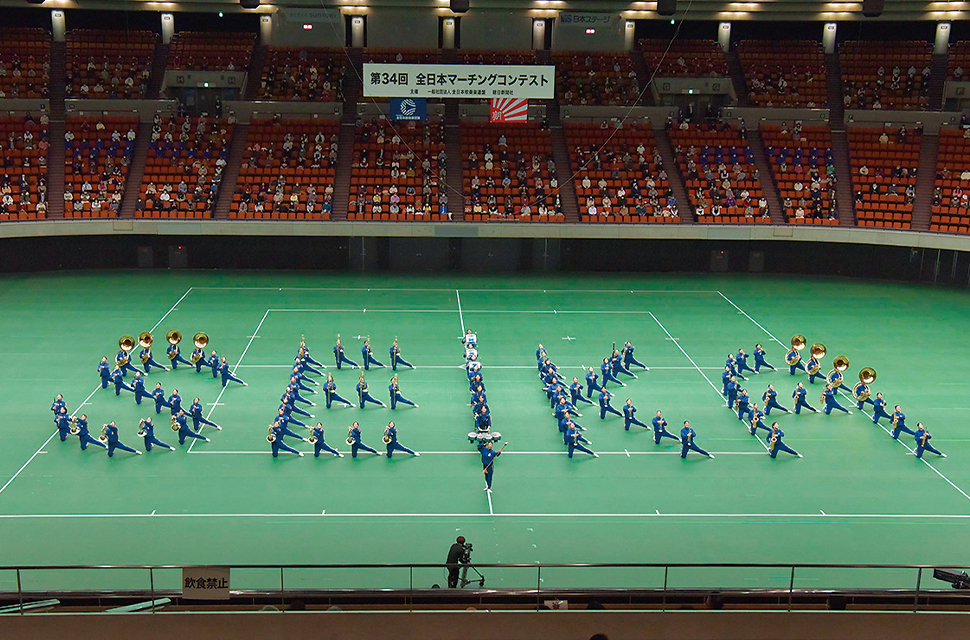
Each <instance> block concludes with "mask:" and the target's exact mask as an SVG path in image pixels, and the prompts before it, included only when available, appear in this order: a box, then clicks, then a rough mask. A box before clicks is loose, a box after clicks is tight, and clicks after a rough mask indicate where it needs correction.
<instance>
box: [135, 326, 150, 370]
mask: <svg viewBox="0 0 970 640" xmlns="http://www.w3.org/2000/svg"><path fill="white" fill-rule="evenodd" d="M153 340H154V339H153V338H152V334H151V333H149V332H148V331H142V332H141V333H139V334H138V346H139V347H141V348H142V349H151V348H152V342H153ZM150 359H151V358H150V357H149V355H148V354H147V353H146V354H145V355H143V356H142V357H141V362H142V364H148V361H149V360H150Z"/></svg>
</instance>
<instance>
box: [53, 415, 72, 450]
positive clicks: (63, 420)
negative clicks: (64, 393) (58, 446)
mask: <svg viewBox="0 0 970 640" xmlns="http://www.w3.org/2000/svg"><path fill="white" fill-rule="evenodd" d="M54 422H55V423H56V424H57V434H58V435H59V436H60V437H61V442H66V441H67V436H68V435H70V433H71V416H70V415H69V414H68V413H67V407H61V410H60V413H58V414H57V417H56V418H54Z"/></svg>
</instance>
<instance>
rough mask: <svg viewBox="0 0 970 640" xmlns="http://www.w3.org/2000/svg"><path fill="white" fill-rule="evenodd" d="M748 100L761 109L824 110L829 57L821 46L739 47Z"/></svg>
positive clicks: (807, 43)
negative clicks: (804, 108)
mask: <svg viewBox="0 0 970 640" xmlns="http://www.w3.org/2000/svg"><path fill="white" fill-rule="evenodd" d="M738 60H739V61H740V62H741V66H742V67H743V68H744V79H745V82H747V84H748V98H749V99H750V100H751V104H752V106H759V107H809V108H814V107H824V106H825V105H826V104H827V103H828V88H827V86H826V83H825V54H824V53H823V52H822V45H821V44H820V43H819V42H815V41H807V40H792V41H763V40H745V41H744V42H742V43H741V44H740V45H738Z"/></svg>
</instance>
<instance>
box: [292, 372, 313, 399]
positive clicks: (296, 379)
mask: <svg viewBox="0 0 970 640" xmlns="http://www.w3.org/2000/svg"><path fill="white" fill-rule="evenodd" d="M304 382H310V378H308V377H306V376H305V375H303V374H302V373H300V369H299V367H293V375H292V376H290V386H292V387H294V388H295V389H296V390H297V391H306V392H308V393H316V390H314V389H311V388H310V387H308V386H306V385H305V384H303V383H304Z"/></svg>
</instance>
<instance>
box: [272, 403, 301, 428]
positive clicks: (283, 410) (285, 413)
mask: <svg viewBox="0 0 970 640" xmlns="http://www.w3.org/2000/svg"><path fill="white" fill-rule="evenodd" d="M276 419H277V420H279V421H280V422H282V423H283V425H284V426H286V425H288V424H289V423H291V422H292V423H293V424H295V425H296V426H298V427H306V426H307V425H306V423H305V422H302V421H301V420H299V419H297V418H294V417H293V405H291V404H288V403H286V402H284V403H283V404H281V405H280V406H279V408H277V410H276ZM294 435H295V434H294Z"/></svg>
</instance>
